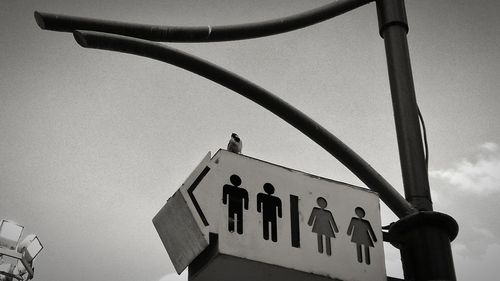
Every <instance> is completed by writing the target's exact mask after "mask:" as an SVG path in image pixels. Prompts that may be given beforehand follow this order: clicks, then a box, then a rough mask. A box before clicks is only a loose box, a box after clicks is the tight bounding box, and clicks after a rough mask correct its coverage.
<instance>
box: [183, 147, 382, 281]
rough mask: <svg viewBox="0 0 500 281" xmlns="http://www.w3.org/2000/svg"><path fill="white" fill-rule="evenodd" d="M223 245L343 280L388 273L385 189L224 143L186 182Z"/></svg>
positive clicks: (197, 212)
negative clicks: (382, 193)
mask: <svg viewBox="0 0 500 281" xmlns="http://www.w3.org/2000/svg"><path fill="white" fill-rule="evenodd" d="M180 192H181V194H182V195H183V197H184V198H185V200H186V202H187V205H188V206H189V209H190V211H191V213H192V214H193V217H194V220H195V221H196V223H197V224H198V226H199V228H200V230H201V232H202V233H203V235H204V236H205V237H206V240H207V241H208V236H209V233H210V232H211V233H216V234H218V243H219V251H220V252H221V253H224V254H227V255H232V256H236V257H240V258H244V259H249V260H253V261H258V262H263V263H268V264H273V265H278V266H282V267H285V268H291V269H295V270H299V271H304V272H310V273H314V274H317V275H322V276H326V277H329V278H331V279H336V278H337V279H339V280H356V281H361V280H371V281H373V280H386V278H387V277H386V273H385V261H384V249H383V241H382V231H381V221H380V205H379V197H378V195H377V194H376V193H374V192H372V191H369V190H367V189H365V188H360V187H356V186H352V185H349V184H345V183H341V182H338V181H334V180H329V179H325V178H321V177H317V176H313V175H310V174H306V173H303V172H300V171H296V170H292V169H288V168H285V167H282V166H278V165H274V164H271V163H268V162H264V161H261V160H258V159H254V158H251V157H247V156H244V155H239V154H235V153H231V152H228V151H225V150H219V151H218V152H217V153H216V154H215V155H214V156H213V157H212V158H210V157H206V158H205V159H204V160H203V161H202V163H200V165H199V166H198V168H197V169H196V170H195V171H194V172H193V174H191V175H190V177H189V178H188V180H186V182H185V184H184V185H183V186H182V187H181V188H180Z"/></svg>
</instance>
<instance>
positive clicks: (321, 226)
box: [307, 197, 339, 256]
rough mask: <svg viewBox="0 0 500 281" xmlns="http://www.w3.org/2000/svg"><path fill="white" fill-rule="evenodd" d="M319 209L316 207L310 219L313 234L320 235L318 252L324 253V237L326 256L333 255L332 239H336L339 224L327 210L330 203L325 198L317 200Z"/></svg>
mask: <svg viewBox="0 0 500 281" xmlns="http://www.w3.org/2000/svg"><path fill="white" fill-rule="evenodd" d="M316 203H318V206H319V208H318V207H314V209H313V210H312V212H311V216H310V217H309V221H308V222H307V224H308V225H312V232H314V233H316V234H317V235H318V252H320V253H323V236H324V237H325V243H326V254H327V255H328V256H331V255H332V244H331V238H335V232H339V229H338V227H337V224H336V223H335V220H334V219H333V216H332V213H331V212H330V211H329V210H326V209H325V208H326V206H327V205H328V203H327V202H326V199H325V198H323V197H318V199H317V200H316Z"/></svg>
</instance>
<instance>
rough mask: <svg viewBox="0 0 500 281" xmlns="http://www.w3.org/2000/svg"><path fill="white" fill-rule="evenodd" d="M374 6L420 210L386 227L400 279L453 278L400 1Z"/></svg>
mask: <svg viewBox="0 0 500 281" xmlns="http://www.w3.org/2000/svg"><path fill="white" fill-rule="evenodd" d="M377 11H378V20H379V28H380V35H381V36H382V37H383V38H384V43H385V50H386V55H387V65H388V71H389V82H390V88H391V95H392V104H393V108H394V119H395V122H396V132H397V138H398V146H399V155H400V161H401V170H402V174H403V183H404V190H405V197H406V199H407V200H408V201H409V202H410V203H411V204H412V205H413V206H414V207H415V208H417V209H418V210H419V211H420V212H419V213H416V214H413V215H410V216H408V217H406V218H403V219H401V220H399V221H398V222H396V223H395V224H393V226H392V227H391V229H390V232H391V233H392V234H395V235H394V236H395V237H398V238H397V239H398V240H399V244H400V246H399V248H400V251H401V260H402V263H403V271H404V275H405V279H406V280H456V276H455V269H454V265H453V257H452V253H451V245H450V241H451V240H453V239H454V238H455V236H456V235H457V232H458V225H457V224H456V222H455V220H454V219H453V218H451V217H450V216H447V215H444V214H441V213H437V212H434V211H433V208H432V201H431V193H430V187H429V179H428V174H427V165H426V162H425V159H424V151H423V146H422V136H421V132H420V124H419V120H418V115H417V114H418V113H417V112H418V107H417V102H416V98H415V88H414V85H413V77H412V71H411V64H410V55H409V52H408V42H407V38H406V34H407V32H408V22H407V19H406V11H405V6H404V1H403V0H377Z"/></svg>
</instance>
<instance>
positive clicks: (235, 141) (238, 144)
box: [227, 133, 243, 154]
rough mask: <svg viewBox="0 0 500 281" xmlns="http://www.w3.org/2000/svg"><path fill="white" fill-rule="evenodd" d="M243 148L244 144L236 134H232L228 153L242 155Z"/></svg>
mask: <svg viewBox="0 0 500 281" xmlns="http://www.w3.org/2000/svg"><path fill="white" fill-rule="evenodd" d="M242 146H243V143H242V141H241V139H240V137H238V135H237V134H236V133H232V134H231V139H230V140H229V143H228V144H227V151H230V152H234V153H238V154H240V153H241V148H242Z"/></svg>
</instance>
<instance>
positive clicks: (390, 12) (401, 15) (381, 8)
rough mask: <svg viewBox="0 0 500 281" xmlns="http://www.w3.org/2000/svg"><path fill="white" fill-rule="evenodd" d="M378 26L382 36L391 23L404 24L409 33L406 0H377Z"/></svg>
mask: <svg viewBox="0 0 500 281" xmlns="http://www.w3.org/2000/svg"><path fill="white" fill-rule="evenodd" d="M377 14H378V27H379V33H380V36H381V37H382V38H383V37H384V30H385V29H386V28H387V27H389V26H391V25H399V26H402V27H403V28H404V29H405V30H406V33H408V19H407V18H406V9H405V5H404V0H377Z"/></svg>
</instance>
